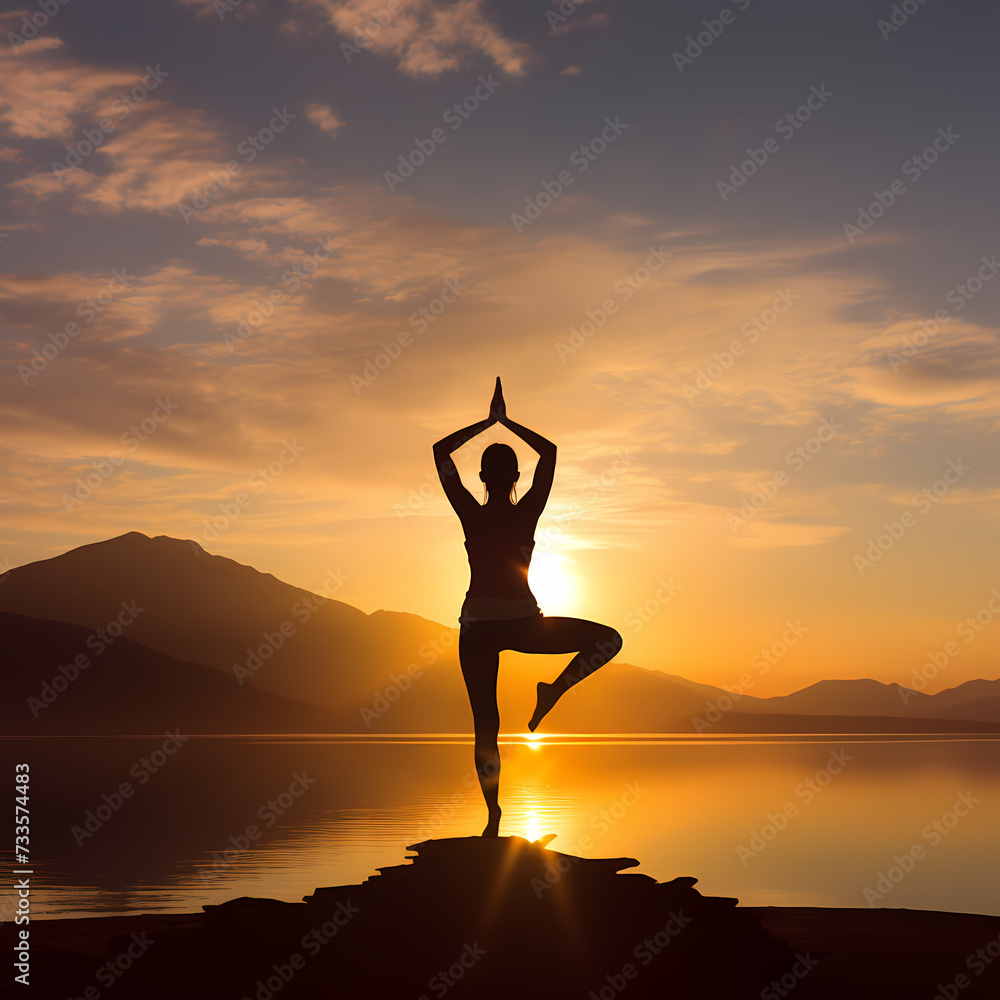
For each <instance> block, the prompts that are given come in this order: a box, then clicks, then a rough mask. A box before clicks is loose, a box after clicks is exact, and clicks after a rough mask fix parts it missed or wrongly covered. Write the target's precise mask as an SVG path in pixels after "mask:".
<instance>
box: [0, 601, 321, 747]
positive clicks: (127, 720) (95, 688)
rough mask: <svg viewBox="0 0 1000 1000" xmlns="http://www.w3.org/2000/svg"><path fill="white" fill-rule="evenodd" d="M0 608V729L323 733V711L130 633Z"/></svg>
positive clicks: (23, 732) (34, 732) (20, 732)
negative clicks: (2, 670) (0, 669)
mask: <svg viewBox="0 0 1000 1000" xmlns="http://www.w3.org/2000/svg"><path fill="white" fill-rule="evenodd" d="M107 640H111V637H110V636H108V637H106V638H105V639H98V640H96V641H95V640H94V633H93V632H92V631H91V630H90V629H88V628H84V627H82V626H80V625H70V624H68V623H66V622H55V621H47V620H43V619H40V618H29V617H27V616H25V615H16V614H11V613H9V612H0V644H2V646H3V649H4V651H5V653H8V654H9V655H10V657H11V659H10V661H9V662H11V663H13V664H16V669H14V670H8V671H7V673H6V675H5V678H4V694H5V696H4V698H3V699H2V701H0V727H2V729H3V733H4V735H5V736H41V735H60V736H67V735H90V734H94V733H99V734H102V735H105V734H122V735H135V734H145V733H163V732H165V731H167V730H170V731H172V732H173V731H178V730H179V731H180V733H182V734H185V735H192V734H197V733H285V732H329V731H330V730H331V728H332V727H333V726H335V725H336V720H335V719H334V718H333V716H332V715H331V713H329V712H326V711H323V710H322V709H318V708H316V707H315V706H313V705H307V704H305V703H303V702H296V701H292V700H290V699H287V698H281V697H278V696H277V695H273V694H267V693H265V692H263V691H258V690H256V689H254V688H252V687H250V686H249V685H244V686H240V684H239V682H238V681H237V680H236V678H234V677H232V676H227V675H226V674H223V673H221V672H220V671H218V670H214V669H213V668H212V667H206V666H204V665H202V664H199V663H187V662H184V661H182V660H176V659H174V658H173V657H170V656H166V655H164V654H163V653H158V652H156V651H154V650H151V649H147V648H146V647H145V646H141V645H139V643H136V642H133V641H132V640H131V639H126V638H124V637H119V638H117V639H113V640H111V641H107Z"/></svg>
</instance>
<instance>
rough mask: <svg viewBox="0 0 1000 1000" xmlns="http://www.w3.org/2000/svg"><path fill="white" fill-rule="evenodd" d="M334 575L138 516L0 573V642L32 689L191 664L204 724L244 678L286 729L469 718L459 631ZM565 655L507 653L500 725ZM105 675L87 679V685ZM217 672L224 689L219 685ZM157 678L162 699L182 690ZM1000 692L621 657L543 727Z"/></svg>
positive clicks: (601, 726) (665, 725)
mask: <svg viewBox="0 0 1000 1000" xmlns="http://www.w3.org/2000/svg"><path fill="white" fill-rule="evenodd" d="M338 580H339V573H335V572H330V573H328V576H327V583H326V586H325V587H324V588H323V589H324V590H325V593H321V594H313V593H310V592H309V591H306V590H303V589H301V588H298V587H293V586H291V585H289V584H286V583H283V582H282V581H280V580H278V579H276V578H275V577H274V576H271V575H270V574H267V573H261V572H259V571H257V570H255V569H253V568H252V567H250V566H244V565H241V564H240V563H237V562H235V561H234V560H232V559H227V558H224V557H222V556H217V555H211V554H209V553H207V552H206V551H205V550H204V549H202V548H201V546H199V545H198V544H197V543H195V542H192V541H185V540H182V539H176V538H170V537H168V536H166V535H158V536H156V537H155V538H150V537H148V536H146V535H143V534H140V533H139V532H134V531H133V532H129V533H127V534H125V535H121V536H119V537H117V538H112V539H109V540H107V541H103V542H96V543H93V544H89V545H83V546H80V547H79V548H76V549H73V550H71V551H69V552H66V553H64V554H63V555H60V556H56V557H54V558H52V559H45V560H41V561H39V562H35V563H30V564H28V565H26V566H22V567H18V568H17V569H14V570H11V571H9V572H8V573H7V575H6V577H5V578H4V581H3V584H2V586H0V612H6V613H7V619H9V620H7V619H5V621H4V622H3V623H0V624H2V625H3V632H4V634H5V635H7V634H8V633H9V637H8V638H7V639H6V640H5V639H4V638H3V636H0V648H6V649H11V648H19V649H20V654H19V655H20V658H21V661H22V663H23V664H24V666H23V668H22V673H24V674H25V676H26V677H28V678H29V679H30V680H31V682H32V683H34V684H35V688H37V687H38V685H40V684H41V683H42V681H43V680H46V679H48V680H50V681H51V679H52V677H53V676H54V673H55V671H57V670H58V668H59V667H60V666H63V667H65V666H67V665H68V664H69V663H70V662H71V661H72V659H73V657H74V656H76V655H77V654H78V653H79V652H80V651H81V650H83V651H84V652H86V651H87V649H89V648H90V647H91V646H92V645H93V644H98V645H104V646H106V648H107V652H103V653H102V657H101V664H102V670H103V664H105V663H113V664H116V665H117V668H118V669H121V670H125V669H127V665H126V662H127V661H129V660H130V658H131V660H133V661H134V662H135V663H136V665H137V666H136V669H137V671H139V672H140V674H142V671H143V670H145V671H147V672H149V671H152V673H151V674H150V676H151V677H156V678H158V680H157V681H156V683H157V684H161V685H162V683H163V671H165V670H169V669H176V670H178V671H179V672H180V671H186V673H184V674H183V676H184V677H185V678H187V680H185V683H188V684H189V685H190V689H191V692H192V693H191V697H192V699H197V697H198V696H197V694H196V690H197V689H198V688H199V687H204V688H205V691H206V696H207V695H208V694H211V698H209V702H211V704H214V705H216V706H217V708H218V710H219V712H220V713H221V714H219V716H218V719H219V721H218V722H212V721H210V720H211V719H212V718H213V716H212V715H211V713H210V712H208V710H207V709H206V711H205V712H204V713H202V714H201V715H198V716H197V718H198V719H200V720H201V721H200V722H199V725H200V726H201V727H202V728H203V729H204V731H233V730H232V729H231V728H230V721H231V720H230V717H229V716H228V715H227V714H226V713H225V712H224V711H223V710H222V708H221V705H222V702H221V701H220V700H219V699H220V698H222V693H224V692H226V691H233V690H235V691H237V692H242V693H243V694H241V695H240V696H239V697H241V698H243V701H242V702H240V703H239V704H240V705H246V706H249V707H247V708H240V709H239V711H243V712H245V713H249V714H247V718H249V717H250V716H251V715H252V714H253V712H256V711H263V708H262V707H261V706H264V705H265V703H264V702H256V703H252V696H253V694H252V693H260V694H265V693H266V694H268V695H271V696H278V700H277V701H274V702H271V703H267V704H270V705H271V706H272V708H273V711H274V712H275V713H277V714H276V715H275V716H274V717H271V716H268V717H267V718H266V719H262V721H261V722H260V725H261V726H263V727H264V728H262V729H260V730H259V731H262V732H265V731H266V732H275V731H282V729H283V727H285V726H287V727H288V731H291V732H302V731H306V730H308V731H337V732H359V733H365V732H372V733H379V732H385V733H392V732H398V733H406V732H444V733H451V732H469V731H470V729H471V722H472V718H471V712H470V709H469V704H468V698H467V696H466V692H465V686H464V683H463V681H462V676H461V671H460V669H459V665H458V656H457V645H458V644H457V630H456V629H453V628H447V627H445V626H443V625H440V624H438V623H436V622H431V621H427V620H426V619H424V618H420V617H419V616H417V615H411V614H405V613H400V612H388V611H376V612H374V613H373V614H370V615H366V614H365V613H364V612H362V611H360V610H358V609H357V608H354V607H351V606H350V605H348V604H345V603H343V602H340V601H337V600H335V599H334V598H333V596H332V595H333V593H335V590H336V587H337V583H338ZM16 616H27V617H28V618H30V619H35V620H36V621H37V620H41V619H45V620H48V621H49V623H50V625H51V627H52V629H53V635H55V634H56V633H57V632H58V633H59V634H61V635H63V636H64V639H65V636H66V635H69V633H62V632H59V629H61V628H63V627H70V626H74V627H75V628H76V629H77V630H78V631H77V632H75V633H73V641H74V642H75V643H76V645H75V646H73V644H72V643H70V642H68V640H66V641H64V642H63V643H62V645H52V644H51V643H48V644H47V643H45V642H42V641H41V638H42V637H41V636H40V635H39V633H38V628H37V626H36V627H35V630H34V632H31V631H30V630H28V628H27V626H26V625H25V624H24V623H23V622H21V623H18V622H17V621H15V620H14V619H15V618H16ZM60 623H64V624H62V625H61V624H60ZM81 629H82V630H83V632H82V633H81V632H80V631H79V630H81ZM36 640H37V641H36ZM109 640H113V641H109ZM18 644H20V645H19V646H18ZM112 650H113V651H114V656H111V651H112ZM157 655H158V656H159V659H156V657H157ZM119 658H121V659H119ZM168 662H170V663H174V664H180V666H175V667H174V668H169V667H167V666H166V664H167V663H168ZM565 662H566V657H565V656H560V657H552V656H530V655H526V654H517V653H505V654H504V657H503V661H502V669H501V674H500V685H499V704H500V711H501V718H502V720H503V727H504V730H505V731H508V732H516V731H518V730H520V729H521V728H522V727H526V723H527V719H528V717H529V716H530V714H531V711H532V709H533V707H534V689H535V688H534V682H535V681H537V680H539V679H551V678H552V677H554V676H555V674H556V673H557V672H558V670H559V669H561V667H562V666H563V665H564V664H565ZM150 665H151V666H150ZM194 668H197V670H198V671H199V672H200V673H198V675H197V680H194V679H193V678H194V675H191V673H190V672H191V670H192V669H194ZM206 670H208V671H209V673H208V674H207V675H206V674H204V671H206ZM99 673H100V672H99V671H93V672H92V673H88V678H87V679H86V680H83V679H82V678H81V679H80V680H79V681H78V682H77V686H79V688H80V691H81V692H82V691H83V690H84V689H85V687H89V686H90V685H91V684H92V683H94V682H93V680H92V678H93V677H95V676H97V675H98V674H99ZM212 675H218V676H216V677H215V681H216V682H217V685H216V687H212V686H211V684H212V681H211V680H209V679H207V678H208V677H210V676H212ZM142 676H143V677H145V674H142ZM178 676H181V674H180V673H179V674H178ZM220 678H221V679H223V680H225V682H226V684H227V685H228V686H227V687H224V686H218V685H219V684H221V680H220ZM23 680H24V679H23V678H20V679H19V678H17V677H16V675H15V676H14V678H13V684H12V686H13V687H14V688H16V689H17V691H18V695H17V697H15V698H14V699H12V701H14V702H18V703H19V704H20V705H21V706H23V705H24V699H25V698H26V697H27V696H28V695H27V694H25V693H24V692H25V691H26V690H27V689H25V688H24V687H23V684H22V681H23ZM144 683H145V681H143V684H144ZM150 683H152V681H150ZM234 684H235V688H234V687H233V685H234ZM29 686H30V685H29ZM154 687H155V684H154ZM98 689H99V688H98V687H97V686H95V691H96V690H98ZM101 690H103V689H101ZM144 690H145V689H144V687H143V685H142V684H140V685H139V686H138V687H128V686H126V687H123V688H122V689H121V691H120V693H121V696H122V697H121V698H119V699H117V700H115V699H112V703H113V704H115V705H116V706H118V708H119V709H120V710H122V711H128V710H129V709H128V704H129V700H128V699H129V698H130V697H131V698H134V699H136V700H137V705H136V707H135V713H134V714H133V716H132V717H133V718H134V719H135V720H136V721H135V722H134V723H132V724H131V725H132V729H131V731H135V729H136V727H138V726H139V721H138V720H141V719H144V718H146V717H147V716H148V713H149V706H148V704H147V702H148V698H146V695H145V693H144ZM157 690H159V689H157ZM163 692H164V697H165V698H167V700H168V702H169V697H172V696H170V695H169V691H167V689H166V688H164V689H163ZM247 692H251V694H248V693H247ZM106 694H108V696H109V697H110V693H108V692H106ZM22 695H24V697H22ZM244 695H245V697H244ZM76 697H79V698H80V699H81V700H80V701H79V702H77V701H76V700H75V699H76ZM212 698H215V699H216V700H215V701H212V700H211V699H212ZM998 698H1000V681H986V680H977V681H968V682H966V683H965V684H962V685H959V686H958V687H956V688H952V689H950V690H948V691H942V692H940V693H939V694H935V695H926V694H923V693H921V692H916V691H910V690H909V689H907V688H902V687H900V686H899V685H896V684H882V683H880V682H878V681H874V680H866V679H859V680H827V681H820V682H818V683H816V684H813V685H811V686H809V687H807V688H805V689H803V690H802V691H797V692H795V693H793V694H790V695H784V696H780V697H774V698H760V697H756V696H753V695H744V696H742V697H740V698H734V697H733V696H732V695H731V694H730V693H729V692H728V691H726V690H724V689H722V688H719V687H715V686H713V685H709V684H700V683H698V682H695V681H690V680H687V679H686V678H683V677H679V676H677V675H671V674H666V673H663V672H661V671H658V670H649V669H644V668H641V667H637V666H633V665H630V664H627V663H622V662H619V661H613V662H612V663H610V664H608V665H607V666H605V667H604V668H602V670H601V672H600V675H599V681H598V682H586V683H583V684H580V685H578V686H577V687H575V688H573V689H572V690H571V691H570V693H569V694H568V695H567V696H566V697H565V698H563V700H562V701H561V702H560V704H559V705H558V706H557V708H556V709H555V711H554V712H553V714H552V716H550V718H549V723H550V725H551V728H550V729H549V731H561V732H579V733H587V732H605V733H609V732H611V733H613V732H623V733H665V732H674V733H701V732H711V733H725V732H761V733H770V732H774V733H781V732H819V733H824V732H865V731H867V732H879V731H884V732H906V731H909V732H923V731H926V732H940V731H945V730H948V729H951V730H954V731H987V732H992V731H995V729H996V728H997V727H998V724H1000V713H998V711H997V699H998ZM223 701H224V698H223ZM209 702H206V703H205V704H208V703H209ZM65 704H66V705H78V708H79V711H80V712H82V713H83V714H82V715H75V716H72V717H71V715H67V716H64V715H63V714H62V713H63V711H66V709H65V708H63V709H60V710H59V711H58V712H51V713H49V712H46V713H45V714H47V715H48V716H49V718H50V719H52V720H62V721H61V723H60V725H61V726H63V727H69V728H68V730H67V731H84V730H86V731H93V732H99V731H103V730H102V728H101V727H106V726H112V727H113V726H116V725H119V721H118V720H119V719H120V717H119V716H117V715H115V713H113V712H112V713H110V714H109V713H108V712H105V711H104V710H103V709H102V708H101V704H99V703H98V702H96V701H93V702H88V701H87V699H86V698H85V697H84V695H83V694H82V693H81V694H79V695H78V696H74V698H69V699H68V700H67V701H66V703H65ZM171 704H172V703H171ZM199 704H201V702H199ZM234 704H236V703H234ZM296 705H297V706H298V708H296V709H295V711H293V710H292V707H290V706H296ZM309 706H312V707H313V708H314V709H317V708H318V709H320V710H322V713H323V714H322V715H321V716H313V717H311V718H312V720H313V721H311V722H310V723H309V724H308V725H307V724H306V722H305V716H303V715H302V714H301V712H302V709H303V708H305V707H309ZM251 709H252V711H251ZM18 711H21V709H20V708H18ZM296 712H298V713H299V714H298V715H296ZM71 714H72V713H71ZM0 717H8V718H9V717H10V716H9V714H8V715H7V716H0ZM256 717H257V718H260V717H259V716H256ZM278 719H283V720H286V721H285V722H282V723H279V722H278ZM220 726H221V727H223V728H221V729H220ZM74 727H75V728H74ZM81 727H84V728H83V729H81ZM87 727H92V728H90V729H87ZM303 727H305V728H303ZM237 728H238V727H237ZM543 728H544V727H543ZM108 731H114V732H120V731H122V730H121V729H120V728H119V729H114V728H112V729H110V730H108Z"/></svg>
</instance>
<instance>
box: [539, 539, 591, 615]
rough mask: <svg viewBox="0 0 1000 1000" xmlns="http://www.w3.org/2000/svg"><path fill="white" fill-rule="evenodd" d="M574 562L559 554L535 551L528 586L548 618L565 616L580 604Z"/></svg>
mask: <svg viewBox="0 0 1000 1000" xmlns="http://www.w3.org/2000/svg"><path fill="white" fill-rule="evenodd" d="M573 565H574V564H573V560H572V559H569V558H568V557H566V556H564V555H563V554H562V553H560V552H536V553H535V555H534V556H533V557H532V559H531V566H530V568H529V570H528V586H529V587H530V588H531V592H532V593H533V594H534V595H535V599H536V600H537V601H538V606H539V607H540V608H541V609H542V611H543V612H544V613H545V614H547V615H564V614H569V613H570V612H572V611H573V610H574V609H575V608H576V607H577V605H578V604H579V586H578V583H577V578H576V575H575V574H574V572H573Z"/></svg>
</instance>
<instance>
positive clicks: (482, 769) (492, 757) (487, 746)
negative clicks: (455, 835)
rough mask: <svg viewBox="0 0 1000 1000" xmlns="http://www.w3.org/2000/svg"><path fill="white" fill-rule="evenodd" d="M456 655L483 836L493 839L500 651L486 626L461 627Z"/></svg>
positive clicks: (497, 815)
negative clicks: (483, 814)
mask: <svg viewBox="0 0 1000 1000" xmlns="http://www.w3.org/2000/svg"><path fill="white" fill-rule="evenodd" d="M458 656H459V662H460V663H461V665H462V676H463V677H464V678H465V687H466V690H467V691H468V692H469V704H470V705H471V706H472V721H473V726H474V729H475V741H476V749H475V758H476V774H477V775H478V777H479V787H480V788H481V789H482V791H483V798H484V799H485V800H486V808H487V809H488V810H489V819H488V821H487V823H486V828H485V829H484V830H483V836H484V837H496V836H499V832H500V803H499V801H498V793H499V790H500V749H499V747H498V746H497V736H498V735H499V733H500V710H499V709H498V707H497V669H498V666H499V663H500V650H499V648H498V647H497V644H496V640H495V637H494V636H493V635H492V634H491V629H490V627H489V625H485V627H484V626H483V625H472V626H463V627H462V630H461V632H460V634H459V639H458Z"/></svg>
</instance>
